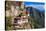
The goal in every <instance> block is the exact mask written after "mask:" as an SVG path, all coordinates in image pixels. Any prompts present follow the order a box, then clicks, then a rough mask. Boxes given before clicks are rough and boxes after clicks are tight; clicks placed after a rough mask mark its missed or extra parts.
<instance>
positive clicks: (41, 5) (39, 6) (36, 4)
mask: <svg viewBox="0 0 46 31" xmlns="http://www.w3.org/2000/svg"><path fill="white" fill-rule="evenodd" d="M24 4H25V5H26V6H27V7H28V6H32V7H34V8H36V9H39V11H43V10H44V3H43V2H24Z"/></svg>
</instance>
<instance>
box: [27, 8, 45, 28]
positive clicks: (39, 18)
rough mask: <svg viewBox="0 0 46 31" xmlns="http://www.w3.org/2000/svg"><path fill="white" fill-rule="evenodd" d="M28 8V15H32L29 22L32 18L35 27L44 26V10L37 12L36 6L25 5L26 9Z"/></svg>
mask: <svg viewBox="0 0 46 31" xmlns="http://www.w3.org/2000/svg"><path fill="white" fill-rule="evenodd" d="M28 8H30V9H29V13H30V16H31V17H32V19H33V20H32V19H31V18H30V22H31V20H32V22H33V23H35V24H34V27H35V26H36V27H35V28H37V27H38V28H43V27H44V20H45V15H44V12H39V10H38V9H36V8H33V7H27V9H28Z"/></svg>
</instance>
